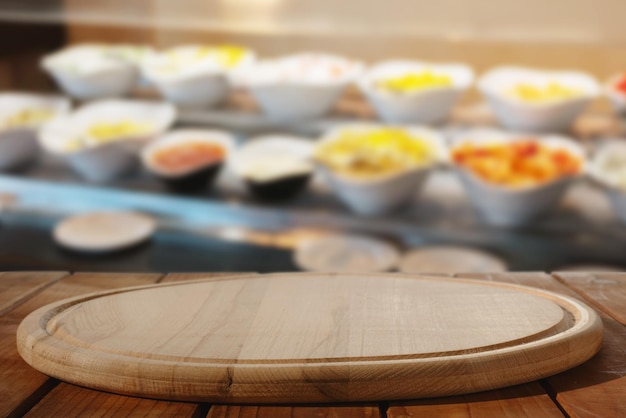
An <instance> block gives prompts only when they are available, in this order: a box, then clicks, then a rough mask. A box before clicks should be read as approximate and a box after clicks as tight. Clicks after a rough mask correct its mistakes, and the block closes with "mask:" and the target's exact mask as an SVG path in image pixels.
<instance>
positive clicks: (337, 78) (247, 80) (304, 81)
mask: <svg viewBox="0 0 626 418" xmlns="http://www.w3.org/2000/svg"><path fill="white" fill-rule="evenodd" d="M333 69H337V71H340V73H338V74H336V75H333V74H332V73H333V71H334V70H333ZM362 70H363V65H362V64H361V63H359V62H355V61H351V60H348V59H345V58H342V57H337V56H333V55H324V54H298V55H292V56H288V57H284V58H280V59H276V60H267V61H260V62H258V63H256V64H255V65H252V66H250V67H248V68H246V69H245V70H242V71H237V72H235V73H234V76H233V78H234V82H235V83H236V84H237V85H240V86H242V87H245V88H247V89H248V90H249V91H250V93H251V94H252V96H253V97H254V99H255V100H256V101H257V103H258V104H259V106H260V107H261V109H262V110H263V112H264V113H265V114H266V115H267V116H268V117H269V118H270V119H272V120H276V121H281V122H287V121H298V120H306V119H315V118H319V117H321V116H323V115H325V114H326V113H328V112H329V111H330V109H331V108H332V107H333V105H334V104H335V102H336V101H337V99H338V98H339V96H340V95H341V94H342V93H343V91H344V89H345V88H346V86H348V85H349V84H350V83H352V82H353V81H355V80H356V78H357V77H358V76H359V75H360V74H361V72H362Z"/></svg>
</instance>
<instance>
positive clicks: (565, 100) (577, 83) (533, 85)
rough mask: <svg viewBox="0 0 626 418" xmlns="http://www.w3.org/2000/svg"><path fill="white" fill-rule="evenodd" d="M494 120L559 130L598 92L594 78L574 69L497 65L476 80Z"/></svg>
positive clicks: (526, 129)
mask: <svg viewBox="0 0 626 418" xmlns="http://www.w3.org/2000/svg"><path fill="white" fill-rule="evenodd" d="M478 87H479V90H480V91H481V93H482V94H483V95H484V96H485V98H486V99H487V102H488V103H489V105H490V107H491V109H492V110H493V112H494V113H495V116H496V118H497V119H498V122H499V123H500V124H501V125H502V126H504V127H505V128H508V129H511V130H514V131H520V132H559V131H563V130H565V129H567V128H569V127H570V126H571V124H572V123H573V122H574V120H575V119H576V118H577V117H578V116H579V115H580V114H581V113H582V112H583V111H584V110H585V108H586V107H587V106H588V105H589V103H590V102H591V100H593V99H594V98H596V97H597V96H598V95H599V93H600V88H599V86H598V83H597V82H596V80H595V79H594V78H593V77H591V76H589V75H587V74H585V73H582V72H578V71H542V70H537V69H531V68H522V67H499V68H496V69H493V70H491V71H489V72H487V73H486V74H485V75H484V76H482V77H481V79H480V80H479V82H478Z"/></svg>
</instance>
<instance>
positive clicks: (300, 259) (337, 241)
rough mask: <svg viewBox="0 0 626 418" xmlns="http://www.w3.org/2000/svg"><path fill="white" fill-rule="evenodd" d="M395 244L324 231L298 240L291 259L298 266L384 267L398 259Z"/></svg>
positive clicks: (330, 269) (366, 269) (327, 268)
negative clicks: (312, 236)
mask: <svg viewBox="0 0 626 418" xmlns="http://www.w3.org/2000/svg"><path fill="white" fill-rule="evenodd" d="M398 259H399V253H398V250H396V248H395V247H394V246H393V245H391V244H389V243H387V242H385V241H381V240H378V239H374V238H370V237H366V236H360V235H326V236H322V237H318V238H311V239H308V240H305V241H303V242H301V243H300V244H298V246H297V247H296V251H295V253H294V261H295V263H296V265H297V266H298V267H299V268H301V269H302V270H308V271H324V272H341V273H358V272H362V273H365V272H375V271H387V270H391V269H392V268H394V267H395V266H396V264H397V262H398Z"/></svg>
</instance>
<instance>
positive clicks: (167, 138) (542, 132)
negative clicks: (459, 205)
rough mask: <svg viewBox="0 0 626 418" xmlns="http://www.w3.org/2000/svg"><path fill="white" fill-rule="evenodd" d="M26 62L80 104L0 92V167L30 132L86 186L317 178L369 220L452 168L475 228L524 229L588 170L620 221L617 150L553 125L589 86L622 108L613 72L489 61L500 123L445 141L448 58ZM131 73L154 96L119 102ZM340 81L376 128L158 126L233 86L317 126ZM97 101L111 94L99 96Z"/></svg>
mask: <svg viewBox="0 0 626 418" xmlns="http://www.w3.org/2000/svg"><path fill="white" fill-rule="evenodd" d="M42 67H43V69H45V70H46V71H47V72H48V73H49V74H50V76H51V77H52V78H53V79H54V80H55V81H56V82H57V83H58V85H59V87H60V88H61V90H63V92H65V93H66V94H67V95H69V96H71V97H72V98H74V99H78V100H81V101H86V102H82V103H81V104H80V105H79V106H78V107H77V108H76V110H74V111H70V101H69V99H66V98H63V97H48V96H35V95H24V94H9V93H5V94H2V95H0V169H3V170H7V169H12V168H14V167H17V166H19V165H22V164H24V163H26V162H27V161H28V160H29V159H32V158H34V156H35V155H36V153H37V138H38V143H39V145H40V146H41V148H42V149H43V150H44V151H46V153H48V154H49V155H52V156H54V157H55V158H57V159H61V160H63V161H65V162H66V163H67V165H68V166H69V167H70V168H71V169H72V170H74V171H76V172H77V173H78V174H79V175H80V176H81V177H82V178H83V179H85V180H86V181H88V182H96V183H105V184H106V183H110V182H114V181H117V180H118V179H120V178H124V176H128V175H129V174H128V173H130V172H133V171H135V172H136V171H137V169H138V168H143V171H145V172H146V173H149V174H150V175H151V176H153V177H156V178H158V179H160V180H161V181H162V182H163V183H165V184H166V185H167V186H168V188H169V190H171V191H174V192H177V193H180V192H182V193H187V192H190V193H193V194H194V195H197V194H199V193H203V192H204V191H208V190H209V189H211V188H212V189H215V188H216V187H219V186H216V185H215V183H216V181H215V179H216V178H218V177H220V176H231V177H232V178H234V179H235V180H236V181H238V182H239V183H240V185H241V186H242V187H243V188H244V190H246V191H247V193H248V194H249V195H250V197H251V199H252V202H254V201H267V202H269V203H270V204H278V205H283V204H285V205H288V204H289V203H288V202H289V201H290V200H293V199H297V198H298V197H299V196H301V195H306V194H307V193H309V191H310V190H311V189H312V188H313V187H314V186H313V185H317V186H319V185H321V190H324V191H325V192H327V193H328V196H329V197H330V198H331V199H333V198H334V199H337V200H338V201H339V202H341V203H342V204H343V205H345V206H346V207H347V208H348V209H349V210H350V211H351V212H354V213H356V214H357V215H360V216H370V217H372V216H373V217H376V216H378V217H382V218H383V219H384V218H385V217H389V216H392V214H393V213H394V212H395V211H397V210H399V209H400V208H402V207H408V205H409V204H417V205H419V198H420V190H421V189H422V187H423V185H424V184H425V182H426V181H427V179H428V177H429V175H430V174H431V173H432V172H434V171H436V170H437V171H440V170H445V171H449V172H451V173H454V174H455V175H456V176H457V178H458V180H459V182H460V184H461V185H462V187H463V188H464V189H465V192H466V195H467V198H468V199H469V201H471V202H472V204H473V206H474V207H475V208H476V211H477V212H478V213H479V214H480V216H481V217H482V220H483V221H484V222H485V223H487V224H490V225H493V226H503V227H507V228H517V227H521V226H528V225H530V224H532V223H533V222H535V221H536V220H537V219H538V217H539V216H541V215H543V214H545V213H546V212H548V211H550V210H552V209H553V208H554V207H555V206H556V205H558V203H559V201H560V200H561V198H562V197H563V195H564V193H565V192H566V190H567V189H568V187H569V186H570V185H571V184H572V183H573V182H575V181H579V180H580V179H583V178H591V179H592V180H593V181H594V182H595V184H596V185H597V186H598V187H600V188H602V189H604V190H606V191H607V193H608V194H609V196H610V198H611V200H612V202H613V203H614V208H615V211H616V212H618V213H619V214H620V216H621V217H622V219H624V221H626V197H625V196H626V171H625V170H624V167H626V148H624V146H623V145H622V144H617V145H616V144H613V145H611V146H607V147H604V148H602V149H601V150H600V151H598V152H597V153H594V154H593V155H591V156H590V155H589V153H588V152H587V150H585V149H583V147H582V146H581V144H580V143H577V141H575V140H572V139H570V138H567V137H566V136H564V135H562V133H563V132H567V130H568V129H569V128H570V127H571V125H572V123H573V121H574V120H575V119H576V118H577V117H578V116H579V115H580V114H581V112H583V111H584V110H585V108H586V107H587V106H588V105H589V103H590V102H591V101H592V100H593V99H595V98H596V97H598V96H599V95H600V93H602V92H603V93H604V94H605V95H606V96H607V97H608V98H610V99H611V101H612V102H613V103H614V106H615V110H616V111H617V112H622V111H623V109H624V107H626V76H625V75H624V74H618V75H617V76H615V77H613V78H611V79H610V80H609V81H607V82H606V83H605V85H604V90H602V91H601V90H600V87H599V85H598V83H597V82H596V81H595V80H594V79H593V78H592V77H591V76H589V75H587V74H584V73H581V72H578V71H543V70H538V69H530V68H521V67H500V68H495V69H493V70H491V71H488V72H487V73H486V74H484V75H482V76H481V77H480V78H479V79H478V82H477V87H478V90H479V91H480V92H481V93H482V95H483V96H484V98H485V100H486V102H487V103H488V105H489V106H490V108H491V109H492V111H493V113H494V115H495V117H496V119H497V122H498V124H500V125H501V126H502V127H503V128H504V129H505V130H501V131H497V130H488V131H487V130H484V129H480V130H476V129H474V127H462V129H460V130H457V132H456V134H455V135H451V134H450V133H449V132H447V131H446V130H445V129H441V128H442V126H444V125H442V124H444V123H445V121H446V120H447V119H448V118H449V116H450V112H451V109H452V107H453V106H454V104H455V103H456V102H457V101H458V100H459V98H460V96H461V95H462V94H464V93H465V92H466V91H467V90H468V89H470V88H471V87H472V84H473V82H474V72H473V70H472V69H471V68H470V67H468V66H466V65H464V64H458V63H433V62H423V61H410V60H393V61H387V62H381V63H378V64H375V65H372V66H371V67H369V68H366V67H365V65H364V64H363V63H362V62H360V61H357V60H353V59H350V58H345V57H340V56H335V55H329V54H323V53H303V54H297V55H291V56H287V57H279V58H275V59H261V60H257V57H256V54H255V53H254V52H253V51H251V50H249V49H247V48H245V47H241V46H235V45H185V46H180V47H175V48H171V49H168V50H164V51H156V50H153V49H152V48H149V47H145V46H137V45H101V44H88V45H79V46H72V47H68V48H66V49H64V50H62V51H60V52H57V53H54V54H51V55H49V56H46V57H44V58H43V60H42ZM141 83H143V87H144V88H145V87H146V85H147V86H150V88H152V89H153V90H154V92H155V93H156V94H157V95H158V96H159V97H160V99H158V100H145V99H144V100H139V99H135V98H126V99H123V98H121V97H123V96H128V95H132V92H133V91H134V89H135V88H136V87H137V86H138V85H140V84H141ZM146 83H147V84H146ZM350 86H354V87H357V88H358V89H359V90H360V92H361V93H362V94H363V96H364V98H365V99H366V100H367V101H368V102H369V104H370V105H371V106H372V108H373V109H374V111H375V112H376V116H377V117H378V118H379V119H381V123H375V122H367V123H366V122H358V123H357V122H355V121H352V122H345V123H338V124H337V123H335V124H332V125H329V126H328V128H327V129H326V130H325V131H324V132H322V133H321V134H319V135H315V136H313V135H312V136H309V137H295V136H289V135H284V134H283V133H282V132H276V133H275V134H270V135H264V136H261V137H257V138H247V139H246V140H244V139H243V138H242V136H241V135H240V134H239V133H238V132H229V131H226V130H207V129H175V130H172V131H170V129H171V128H172V126H173V125H174V123H175V122H176V117H177V114H178V112H180V111H185V110H186V109H188V108H192V109H200V110H202V109H210V108H212V107H215V106H217V105H219V104H220V103H221V102H223V101H224V100H225V99H226V98H227V97H228V95H229V93H230V92H231V91H233V90H246V91H247V92H249V94H250V96H251V97H252V98H253V99H254V100H255V101H256V103H257V104H258V106H259V108H260V111H261V112H262V113H263V114H264V115H265V116H266V117H267V118H268V119H269V120H277V121H281V122H283V123H287V124H296V125H297V124H298V123H300V122H302V121H311V120H319V119H321V118H323V117H324V116H325V115H326V114H328V113H329V112H331V110H332V109H333V107H334V106H335V104H336V102H337V100H338V98H339V97H340V96H341V95H342V94H343V93H344V91H345V90H346V89H347V88H349V87H350ZM111 97H117V98H115V99H104V100H101V99H102V98H111ZM94 99H98V100H94ZM25 133H26V134H27V136H29V137H30V138H31V139H30V140H25V139H24V138H22V137H21V136H20V135H22V136H23V135H25ZM20 138H21V139H20ZM29 141H30V142H29ZM26 144H30V145H29V146H28V147H27V146H26ZM588 160H589V163H588ZM317 186H315V187H317ZM316 190H317V189H316Z"/></svg>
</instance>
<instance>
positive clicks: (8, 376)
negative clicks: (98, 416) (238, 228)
mask: <svg viewBox="0 0 626 418" xmlns="http://www.w3.org/2000/svg"><path fill="white" fill-rule="evenodd" d="M29 275H30V273H27V275H26V277H28V276H29ZM159 277H160V275H154V274H138V275H134V274H125V275H116V274H91V273H90V274H75V275H72V276H66V277H65V278H63V279H61V280H60V281H58V282H56V283H55V284H53V285H52V286H50V287H48V288H46V289H45V290H43V291H42V292H40V293H38V294H37V295H35V296H33V297H32V298H30V299H28V300H26V301H25V302H24V303H22V304H21V305H19V306H17V307H16V308H14V309H13V310H11V311H9V312H7V313H5V314H4V315H3V316H2V317H0V382H2V384H0V399H2V402H0V416H21V415H22V414H23V413H25V412H26V411H28V409H30V407H32V406H33V405H34V404H35V403H37V402H38V401H39V399H41V397H43V396H44V395H45V394H46V393H47V392H48V391H49V390H50V389H51V388H52V387H54V385H55V384H56V383H55V382H54V381H53V380H52V379H50V378H49V377H48V376H46V375H44V374H41V373H39V372H38V371H36V370H35V369H33V368H32V367H30V366H28V365H27V364H26V363H24V362H23V361H22V359H21V358H20V356H19V354H18V353H17V348H16V341H15V335H16V332H17V326H18V324H19V323H20V322H21V320H22V319H23V318H24V317H25V316H26V315H28V314H29V313H31V312H32V311H34V310H35V309H38V308H40V307H42V306H44V305H46V304H48V303H52V302H54V301H57V300H59V299H62V298H65V297H70V296H75V295H80V294H84V293H90V292H95V291H98V290H104V289H113V288H116V287H118V288H119V287H126V286H130V285H142V284H144V285H145V284H150V283H154V282H156V281H157V280H158V279H159Z"/></svg>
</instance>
